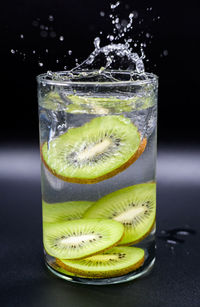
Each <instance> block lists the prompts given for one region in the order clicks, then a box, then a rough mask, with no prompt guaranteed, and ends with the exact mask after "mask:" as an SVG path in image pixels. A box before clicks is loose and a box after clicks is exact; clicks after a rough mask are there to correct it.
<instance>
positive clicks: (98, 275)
mask: <svg viewBox="0 0 200 307" xmlns="http://www.w3.org/2000/svg"><path fill="white" fill-rule="evenodd" d="M56 263H57V264H58V265H59V266H60V267H62V268H63V269H65V270H67V271H69V272H72V273H73V274H78V275H79V276H81V277H85V278H107V277H117V276H122V275H125V274H128V273H130V272H132V271H135V270H137V269H138V268H139V267H140V266H142V265H143V263H144V257H143V258H142V259H140V260H139V261H138V262H137V263H134V264H132V265H130V266H128V267H126V268H124V269H120V270H116V271H115V270H113V271H112V272H108V271H105V272H101V273H96V272H90V273H89V274H87V272H85V271H82V270H79V269H74V268H71V267H70V266H67V265H65V264H64V263H63V262H62V261H61V260H60V259H58V258H57V259H56Z"/></svg>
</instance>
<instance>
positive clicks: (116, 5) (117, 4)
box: [110, 1, 120, 10]
mask: <svg viewBox="0 0 200 307" xmlns="http://www.w3.org/2000/svg"><path fill="white" fill-rule="evenodd" d="M119 5H120V2H119V1H117V2H116V3H115V4H111V5H110V8H111V10H114V9H115V8H116V7H118V6H119Z"/></svg>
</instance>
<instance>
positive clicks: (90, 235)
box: [43, 219, 124, 259]
mask: <svg viewBox="0 0 200 307" xmlns="http://www.w3.org/2000/svg"><path fill="white" fill-rule="evenodd" d="M123 233H124V227H123V225H122V224H120V223H119V222H116V221H109V220H104V219H85V220H83V219H80V220H73V221H68V222H60V223H43V237H44V248H45V250H46V252H47V253H48V254H49V255H51V256H53V257H57V258H63V259H80V258H84V257H87V256H89V255H93V254H96V253H99V252H101V251H103V250H106V249H108V248H110V247H112V246H114V245H117V243H118V242H119V241H120V240H121V238H122V236H123Z"/></svg>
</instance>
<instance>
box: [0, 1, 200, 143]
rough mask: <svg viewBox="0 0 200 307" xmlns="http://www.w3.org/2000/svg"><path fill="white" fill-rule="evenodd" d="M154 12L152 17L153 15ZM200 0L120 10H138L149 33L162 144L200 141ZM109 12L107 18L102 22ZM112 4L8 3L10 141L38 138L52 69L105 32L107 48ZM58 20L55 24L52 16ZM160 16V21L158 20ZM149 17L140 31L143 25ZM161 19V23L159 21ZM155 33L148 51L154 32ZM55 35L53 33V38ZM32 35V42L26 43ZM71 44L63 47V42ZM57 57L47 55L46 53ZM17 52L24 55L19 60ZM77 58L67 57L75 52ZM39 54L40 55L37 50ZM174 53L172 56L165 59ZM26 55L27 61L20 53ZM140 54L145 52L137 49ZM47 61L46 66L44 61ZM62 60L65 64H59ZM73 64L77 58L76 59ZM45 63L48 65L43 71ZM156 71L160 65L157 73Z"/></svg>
mask: <svg viewBox="0 0 200 307" xmlns="http://www.w3.org/2000/svg"><path fill="white" fill-rule="evenodd" d="M149 7H152V11H151V12H148V11H147V10H146V9H147V8H149ZM199 9H200V5H199V1H198V0H191V1H189V2H188V1H187V2H184V1H180V0H178V1H172V0H168V1H147V0H143V1H139V0H135V1H134V2H133V1H131V0H126V1H121V6H119V8H118V9H117V10H116V12H117V13H118V14H119V16H120V17H121V18H124V19H127V17H128V14H129V13H130V12H131V11H133V10H136V11H137V12H138V14H139V15H138V19H137V20H136V22H135V23H134V31H133V33H134V35H135V37H138V33H140V32H141V30H143V31H144V34H143V36H142V37H141V39H140V41H141V42H144V41H146V42H147V48H146V50H145V53H146V54H147V58H149V59H150V64H149V63H146V68H147V70H148V71H150V72H154V73H156V74H158V76H159V78H160V85H159V130H158V132H159V133H158V136H159V141H160V142H162V143H164V142H165V143H166V142H167V143H168V144H172V143H175V144H177V143H181V142H183V141H185V142H186V143H187V146H189V145H190V144H192V143H194V142H195V143H196V142H198V135H199V129H198V121H199V120H198V118H199V115H198V112H197V108H198V104H199V95H198V88H199V70H198V67H197V66H198V60H199V51H200V49H199V45H200V44H199V43H200V37H199V36H200V31H199V29H200V18H199ZM100 11H104V12H105V13H106V16H105V17H104V18H103V17H101V16H100ZM109 13H110V9H109V1H105V0H101V1H93V0H84V1H81V0H73V1H72V0H68V1H66V0H57V1H55V0H44V1H40V0H34V1H33V0H31V1H25V0H15V1H6V2H3V3H2V4H1V10H0V15H1V18H0V20H1V23H2V25H1V27H0V28H1V30H0V31H1V73H0V78H1V123H0V125H1V127H0V128H1V129H0V131H1V132H0V133H1V138H2V140H3V142H5V143H7V142H10V141H11V140H15V141H16V142H20V141H26V142H31V143H32V142H34V141H37V139H38V120H37V98H36V82H35V76H36V75H37V74H39V73H42V72H46V71H47V70H62V69H63V67H64V65H67V66H68V68H69V67H72V66H73V65H74V59H75V58H78V59H79V60H82V59H84V58H86V57H87V56H88V55H89V53H90V52H91V51H92V50H93V40H94V38H95V37H96V36H98V35H99V31H100V30H103V32H104V34H103V35H102V44H105V43H106V34H108V33H109V32H111V28H112V26H111V22H110V20H109V17H108V15H109ZM49 15H53V16H54V22H53V23H51V22H49V21H48V16H49ZM158 16H160V20H157V17H158ZM37 18H39V19H40V21H39V25H45V26H53V27H54V30H55V32H56V34H57V36H56V38H50V37H49V36H48V37H47V38H43V37H41V36H40V31H41V30H40V29H39V27H34V26H33V25H32V23H33V22H34V21H36V20H37ZM142 18H143V19H144V22H143V23H142V24H141V25H139V24H138V21H139V20H141V19H142ZM154 18H155V19H156V20H155V21H153V19H154ZM147 32H148V33H151V34H153V35H154V38H153V40H152V44H151V45H148V39H145V38H144V36H145V34H146V33H147ZM48 33H49V32H48ZM20 34H23V35H24V39H21V38H20ZM60 35H63V36H64V38H65V39H64V41H63V42H61V41H59V36H60ZM46 48H48V49H49V53H48V54H45V49H46ZM11 49H14V50H16V49H17V50H18V54H15V55H13V54H11ZM69 49H71V50H73V56H71V57H70V56H67V57H66V58H63V55H64V54H67V51H68V50H69ZM33 50H36V54H35V55H33V54H32V51H33ZM164 50H168V56H162V57H161V56H160V55H161V54H162V53H163V51H164ZM20 51H21V52H22V53H25V54H26V59H25V60H23V56H22V55H19V52H20ZM136 51H137V50H136ZM38 55H40V57H41V60H39V58H38ZM56 59H59V60H60V62H59V63H56ZM72 59H73V60H72ZM38 61H41V62H43V63H44V66H43V67H39V66H38ZM155 65H156V67H155Z"/></svg>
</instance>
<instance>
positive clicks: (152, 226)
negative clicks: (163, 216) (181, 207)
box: [118, 218, 156, 246]
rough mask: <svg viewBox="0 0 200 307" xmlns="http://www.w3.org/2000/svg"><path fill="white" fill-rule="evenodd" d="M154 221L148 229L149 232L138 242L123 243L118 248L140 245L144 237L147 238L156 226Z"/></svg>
mask: <svg viewBox="0 0 200 307" xmlns="http://www.w3.org/2000/svg"><path fill="white" fill-rule="evenodd" d="M155 220H156V218H155ZM155 220H154V221H153V224H152V225H151V227H150V228H149V230H148V231H147V232H146V233H145V234H144V235H143V236H142V237H141V238H139V239H138V240H136V241H133V242H129V243H125V244H120V243H119V245H118V246H132V245H135V244H137V243H140V242H141V241H142V240H144V239H145V238H146V237H148V235H149V234H150V233H151V232H152V230H153V229H154V227H155V225H156V222H155Z"/></svg>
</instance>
